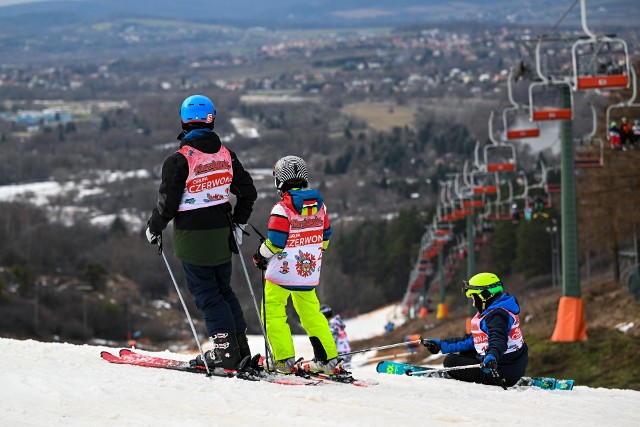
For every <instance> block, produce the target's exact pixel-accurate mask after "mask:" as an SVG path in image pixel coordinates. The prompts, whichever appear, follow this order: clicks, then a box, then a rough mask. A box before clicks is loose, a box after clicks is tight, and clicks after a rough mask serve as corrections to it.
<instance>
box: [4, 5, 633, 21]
mask: <svg viewBox="0 0 640 427" xmlns="http://www.w3.org/2000/svg"><path fill="white" fill-rule="evenodd" d="M572 2H573V0H562V1H555V0H539V1H536V2H531V1H527V0H515V1H509V0H461V1H452V0H441V1H436V0H396V1H394V2H388V1H380V0H346V1H342V2H335V1H329V0H317V1H312V2H300V1H295V0H275V1H271V2H263V1H261V0H243V1H239V2H225V3H224V4H222V5H221V4H219V2H214V1H200V2H197V3H191V2H186V3H185V2H175V1H172V0H139V1H135V2H131V1H124V0H78V1H57V0H54V1H33V2H29V1H26V2H19V3H18V4H11V3H16V2H11V1H9V2H0V19H2V18H6V17H11V18H16V17H17V18H21V19H25V20H31V19H32V18H33V19H37V18H38V17H42V16H43V14H45V15H47V16H49V17H51V16H56V17H57V18H61V19H62V20H60V19H49V20H48V21H41V22H42V24H45V25H46V26H47V27H49V26H52V25H56V26H57V25H60V24H64V23H66V21H68V20H74V21H76V22H82V21H87V20H104V19H118V18H131V17H144V18H175V19H177V20H181V21H182V20H186V21H190V20H192V21H207V22H216V23H220V24H223V23H225V24H230V25H238V26H254V25H260V26H265V27H296V28H304V27H308V26H316V27H331V26H353V25H358V26H360V25H362V26H367V25H401V24H407V23H417V22H422V23H424V22H425V21H430V22H443V21H444V22H446V21H466V20H478V21H488V22H494V21H495V22H502V23H506V22H510V23H526V24H545V23H547V24H550V23H554V22H556V21H557V19H558V18H559V17H560V16H561V15H562V13H563V12H564V11H565V10H566V9H567V8H568V7H569V6H570V5H571V4H572ZM6 3H9V5H6V6H4V7H3V6H2V5H3V4H6ZM589 3H590V4H591V5H590V6H589V10H590V12H593V17H592V18H590V21H592V22H594V23H595V22H597V21H602V22H609V25H611V22H616V24H617V25H621V26H624V25H625V23H627V24H628V25H634V24H635V23H634V22H626V21H627V20H626V18H625V17H627V16H639V15H640V3H639V2H637V1H633V0H609V1H607V2H604V1H599V2H591V1H590V2H589ZM578 16H579V14H578V8H577V7H576V8H574V11H573V13H572V14H571V15H570V16H569V17H568V19H567V23H569V24H573V25H577V24H578V23H579V21H578ZM38 20H39V21H40V19H38Z"/></svg>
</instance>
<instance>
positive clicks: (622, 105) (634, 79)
mask: <svg viewBox="0 0 640 427" xmlns="http://www.w3.org/2000/svg"><path fill="white" fill-rule="evenodd" d="M630 70H631V87H632V89H633V91H632V93H631V97H630V98H629V99H628V100H627V101H623V102H619V103H617V104H611V105H609V106H608V107H607V111H606V116H605V117H606V118H605V120H606V126H607V128H608V127H609V126H610V124H611V121H612V120H613V118H614V117H618V115H617V114H616V115H614V111H616V110H624V111H628V110H630V109H637V108H640V104H637V103H636V102H635V100H636V97H637V95H638V76H637V74H636V70H635V68H633V67H631V68H630ZM636 118H640V111H638V115H637V116H636ZM606 135H607V141H608V142H609V143H611V145H612V146H613V145H614V141H612V140H611V134H610V133H609V132H608V131H607V132H606ZM618 144H619V142H618Z"/></svg>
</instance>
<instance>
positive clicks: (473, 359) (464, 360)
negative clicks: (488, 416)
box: [443, 351, 520, 387]
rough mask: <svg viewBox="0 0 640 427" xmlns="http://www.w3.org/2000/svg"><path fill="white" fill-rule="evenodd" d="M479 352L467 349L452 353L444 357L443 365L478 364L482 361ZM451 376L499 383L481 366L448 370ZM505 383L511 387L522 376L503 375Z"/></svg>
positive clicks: (473, 380)
mask: <svg viewBox="0 0 640 427" xmlns="http://www.w3.org/2000/svg"><path fill="white" fill-rule="evenodd" d="M477 356H478V353H476V352H475V351H466V352H463V353H450V354H447V357H445V358H444V362H443V365H444V367H445V368H452V367H454V366H466V365H477V364H478V363H480V361H479V360H478V357H477ZM447 373H448V374H449V376H450V377H451V378H454V379H456V380H459V381H465V382H468V383H478V384H486V385H499V384H498V382H497V381H496V379H495V378H494V377H493V376H492V375H491V374H490V373H489V374H485V373H484V372H483V371H482V369H480V368H469V369H460V370H456V371H449V372H447ZM502 379H503V380H504V385H505V386H506V387H511V386H513V385H515V384H516V383H517V382H518V381H519V380H520V377H517V378H513V377H511V378H510V377H502Z"/></svg>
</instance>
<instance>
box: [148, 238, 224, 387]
mask: <svg viewBox="0 0 640 427" xmlns="http://www.w3.org/2000/svg"><path fill="white" fill-rule="evenodd" d="M158 246H160V254H161V255H162V258H163V259H164V263H165V264H166V265H167V270H169V275H170V276H171V280H172V281H173V286H174V287H175V288H176V292H177V293H178V298H180V302H181V303H182V308H183V309H184V312H185V314H186V315H187V320H188V321H189V325H190V326H191V332H193V337H194V338H195V339H196V344H198V350H199V351H200V357H202V362H203V363H204V367H205V369H206V370H207V376H211V372H210V371H209V366H208V365H207V363H206V361H205V358H204V352H203V351H202V346H201V345H200V340H199V339H198V334H197V333H196V327H195V326H194V325H193V320H191V315H190V314H189V310H188V309H187V305H186V304H185V303H184V299H182V293H181V292H180V288H179V287H178V282H176V278H175V277H174V275H173V270H172V269H171V266H170V265H169V261H168V260H167V257H166V256H165V254H164V251H163V250H162V237H158Z"/></svg>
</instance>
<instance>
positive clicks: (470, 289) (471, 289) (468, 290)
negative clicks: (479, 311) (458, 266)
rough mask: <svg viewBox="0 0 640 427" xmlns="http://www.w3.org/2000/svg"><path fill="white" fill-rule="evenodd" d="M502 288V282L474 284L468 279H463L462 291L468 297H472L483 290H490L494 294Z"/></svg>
mask: <svg viewBox="0 0 640 427" xmlns="http://www.w3.org/2000/svg"><path fill="white" fill-rule="evenodd" d="M502 289H503V288H502V282H495V283H492V284H490V285H488V286H473V285H470V284H469V282H467V281H466V280H463V281H462V292H464V294H465V296H466V297H467V298H471V296H472V295H473V294H481V293H482V292H483V291H488V292H489V293H490V294H491V295H494V294H497V293H498V292H500V291H502ZM485 299H486V298H485Z"/></svg>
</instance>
